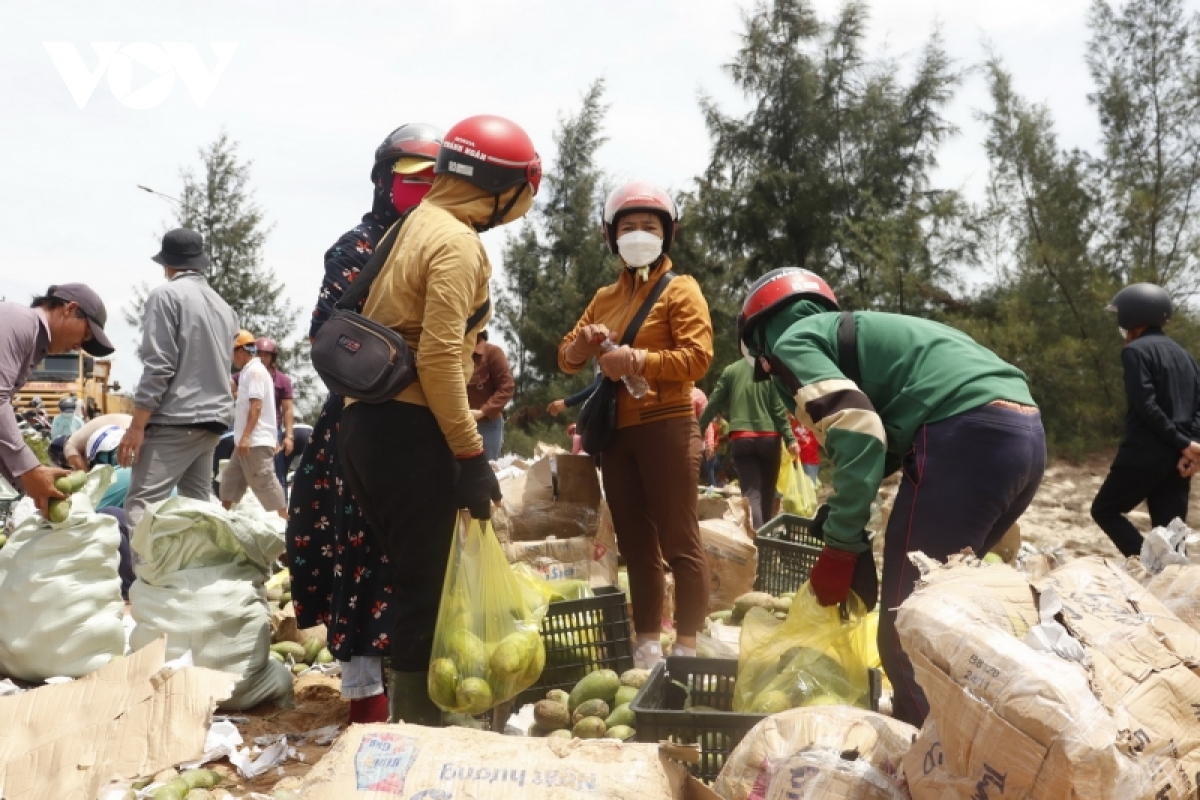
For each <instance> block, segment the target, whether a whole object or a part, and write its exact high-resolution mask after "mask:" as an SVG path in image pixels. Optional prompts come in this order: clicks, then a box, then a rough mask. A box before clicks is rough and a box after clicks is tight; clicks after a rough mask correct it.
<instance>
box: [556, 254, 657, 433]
mask: <svg viewBox="0 0 1200 800" xmlns="http://www.w3.org/2000/svg"><path fill="white" fill-rule="evenodd" d="M674 277H675V273H674V272H670V271H668V272H665V273H663V276H662V277H661V278H659V279H658V283H657V284H655V286H654V288H653V289H652V290H651V291H650V294H648V295H646V300H645V301H644V302H643V303H642V307H641V308H639V309H638V312H637V314H635V315H634V317H633V319H632V320H630V321H629V327H627V328H626V329H625V334H624V335H623V336H622V337H621V342H620V343H621V344H622V345H631V346H632V345H633V340H634V338H636V337H637V334H638V331H639V330H641V328H642V323H643V322H645V321H646V317H647V316H649V314H650V309H652V308H654V304H655V303H657V302H658V298H659V297H661V296H662V293H663V291H664V290H665V289H666V288H667V284H668V283H670V282H671V280H672V279H673V278H674ZM619 389H620V386H618V382H617V381H614V380H611V379H609V378H605V379H604V380H602V381H600V385H599V386H597V387H596V391H594V392H592V396H591V397H589V398H588V399H587V402H585V403H584V404H583V408H581V409H579V418H578V419H577V420H576V421H575V427H576V428H577V429H578V431H579V435H580V437H581V438H582V440H583V449H584V450H586V451H587V452H589V453H591V454H592V455H596V454H597V453H602V452H604V450H605V449H606V448H607V447H608V446H609V445H610V444H612V439H613V436H614V435H615V434H616V432H617V392H618V390H619Z"/></svg>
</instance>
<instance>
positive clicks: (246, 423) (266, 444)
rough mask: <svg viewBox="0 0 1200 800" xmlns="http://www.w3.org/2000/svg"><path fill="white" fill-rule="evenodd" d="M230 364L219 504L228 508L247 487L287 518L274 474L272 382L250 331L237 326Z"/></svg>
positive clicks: (275, 437)
mask: <svg viewBox="0 0 1200 800" xmlns="http://www.w3.org/2000/svg"><path fill="white" fill-rule="evenodd" d="M233 364H234V366H236V367H238V369H240V370H241V377H240V378H239V379H238V393H237V404H236V405H235V406H234V413H233V440H234V442H236V443H237V444H236V447H235V448H234V451H233V455H232V456H231V457H230V459H229V464H228V465H226V467H225V471H224V472H223V473H221V503H222V505H224V506H225V508H229V507H231V506H232V505H233V504H234V503H236V502H238V501H239V500H241V499H242V496H243V495H245V494H246V489H248V488H249V489H252V490H253V491H254V495H255V497H257V498H258V502H259V503H261V504H262V507H263V508H265V509H266V510H267V511H275V512H278V514H279V516H281V517H283V518H284V519H287V501H286V500H285V499H284V496H283V487H282V486H281V485H280V483H279V479H278V478H277V477H275V452H276V451H277V450H278V449H279V434H278V432H277V425H276V421H275V382H274V380H272V378H271V373H270V371H268V370H267V368H266V366H265V365H264V364H263V363H262V361H260V360H259V359H258V357H257V354H256V350H255V348H254V335H253V334H251V333H250V332H249V331H239V332H238V335H237V339H236V340H235V341H234V347H233Z"/></svg>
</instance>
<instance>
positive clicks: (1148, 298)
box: [1107, 283, 1171, 331]
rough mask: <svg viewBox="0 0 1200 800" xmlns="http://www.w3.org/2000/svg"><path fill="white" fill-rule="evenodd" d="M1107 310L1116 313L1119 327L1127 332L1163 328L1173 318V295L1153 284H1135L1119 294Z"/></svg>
mask: <svg viewBox="0 0 1200 800" xmlns="http://www.w3.org/2000/svg"><path fill="white" fill-rule="evenodd" d="M1107 310H1109V311H1114V312H1116V314H1117V325H1119V326H1120V327H1122V328H1124V329H1125V330H1127V331H1131V330H1134V329H1135V328H1161V327H1162V326H1163V325H1166V324H1167V320H1169V319H1170V318H1171V295H1169V294H1167V290H1166V289H1164V288H1162V287H1161V286H1156V285H1155V284H1153V283H1134V284H1130V285H1129V286H1126V287H1125V288H1124V289H1122V290H1121V291H1119V292H1117V293H1116V295H1115V296H1114V297H1113V299H1112V302H1111V303H1109V305H1108V309H1107Z"/></svg>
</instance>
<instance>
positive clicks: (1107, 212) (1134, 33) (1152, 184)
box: [1087, 0, 1200, 295]
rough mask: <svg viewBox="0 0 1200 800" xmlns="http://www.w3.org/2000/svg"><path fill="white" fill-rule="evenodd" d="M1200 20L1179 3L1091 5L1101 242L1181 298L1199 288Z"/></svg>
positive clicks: (1113, 260)
mask: <svg viewBox="0 0 1200 800" xmlns="http://www.w3.org/2000/svg"><path fill="white" fill-rule="evenodd" d="M1198 25H1200V22H1198V21H1197V19H1196V17H1190V18H1187V17H1185V16H1184V11H1183V2H1182V0H1130V2H1127V3H1125V4H1124V5H1123V6H1121V7H1119V8H1116V9H1114V8H1113V7H1112V6H1111V5H1110V4H1109V3H1107V2H1104V0H1095V2H1094V3H1093V5H1092V11H1091V18H1090V26H1091V29H1092V40H1091V42H1090V47H1089V48H1088V56H1087V63H1088V68H1089V70H1090V71H1091V74H1092V79H1093V81H1094V82H1095V84H1096V91H1095V93H1093V94H1092V95H1091V96H1090V99H1091V101H1092V103H1093V105H1095V107H1096V110H1097V112H1098V114H1099V117H1100V127H1101V131H1102V136H1103V145H1104V146H1103V151H1102V153H1101V154H1100V155H1099V156H1098V157H1097V158H1096V159H1095V163H1094V168H1095V170H1096V171H1097V173H1098V174H1099V175H1100V178H1101V180H1103V181H1104V188H1105V204H1104V226H1103V230H1104V231H1105V236H1104V239H1103V241H1102V243H1101V246H1100V252H1101V253H1102V255H1103V257H1104V259H1105V261H1106V262H1107V263H1108V265H1109V267H1110V269H1112V270H1113V271H1114V273H1115V274H1117V275H1119V276H1120V277H1121V278H1122V280H1124V281H1128V282H1134V281H1149V282H1151V283H1157V284H1160V285H1162V286H1166V287H1167V288H1168V289H1170V290H1171V291H1172V292H1174V293H1175V294H1176V295H1183V294H1192V293H1194V292H1195V291H1196V290H1197V289H1200V282H1198V281H1197V274H1196V268H1197V258H1198V257H1200V226H1198V223H1197V215H1196V205H1197V202H1196V196H1195V195H1196V191H1195V190H1196V181H1197V176H1198V175H1200V29H1198Z"/></svg>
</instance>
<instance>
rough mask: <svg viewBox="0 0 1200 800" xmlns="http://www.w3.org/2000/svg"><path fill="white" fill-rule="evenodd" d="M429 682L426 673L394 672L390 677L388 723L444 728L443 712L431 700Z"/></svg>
mask: <svg viewBox="0 0 1200 800" xmlns="http://www.w3.org/2000/svg"><path fill="white" fill-rule="evenodd" d="M427 681H428V675H427V673H425V672H392V673H391V674H389V675H388V722H406V723H408V724H409V725H424V726H425V727H427V728H440V727H442V710H441V709H440V708H438V707H437V705H436V704H435V703H434V702H433V701H432V700H430V699H429V685H428V682H427Z"/></svg>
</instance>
